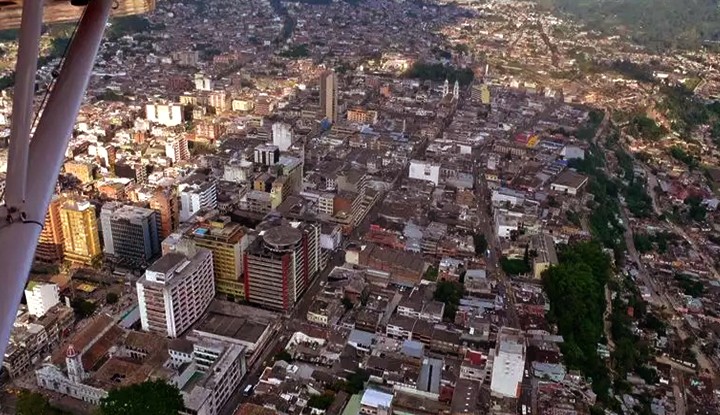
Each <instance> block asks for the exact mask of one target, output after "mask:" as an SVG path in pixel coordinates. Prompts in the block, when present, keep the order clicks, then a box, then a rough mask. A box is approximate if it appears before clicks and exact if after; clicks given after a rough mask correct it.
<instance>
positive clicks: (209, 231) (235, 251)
mask: <svg viewBox="0 0 720 415" xmlns="http://www.w3.org/2000/svg"><path fill="white" fill-rule="evenodd" d="M187 236H188V237H189V238H190V239H192V240H193V241H195V244H196V245H197V246H199V247H201V248H206V249H209V250H210V251H212V254H213V268H214V272H215V290H216V291H217V292H218V293H219V294H225V295H228V296H231V297H233V298H236V299H241V298H244V297H245V283H244V280H243V253H244V252H245V248H246V247H247V240H248V238H247V235H246V234H245V231H244V229H243V227H242V226H241V225H240V224H238V223H234V222H231V221H230V218H228V217H225V216H221V217H218V218H215V219H213V220H210V221H208V222H206V223H202V224H200V225H198V226H197V227H195V228H194V229H193V230H191V231H189V232H188V235H187Z"/></svg>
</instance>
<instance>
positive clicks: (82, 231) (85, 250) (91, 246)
mask: <svg viewBox="0 0 720 415" xmlns="http://www.w3.org/2000/svg"><path fill="white" fill-rule="evenodd" d="M60 222H61V224H62V233H63V238H64V240H63V250H64V253H65V259H66V260H68V261H70V262H74V263H80V264H85V265H91V264H92V262H93V260H95V258H97V257H98V256H99V255H100V254H101V253H102V250H101V248H100V235H99V234H98V224H97V218H96V216H95V207H94V206H93V205H91V204H90V203H89V202H87V201H73V200H70V201H66V202H64V203H63V205H62V206H61V207H60Z"/></svg>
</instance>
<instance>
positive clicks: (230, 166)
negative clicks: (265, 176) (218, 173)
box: [223, 160, 253, 183]
mask: <svg viewBox="0 0 720 415" xmlns="http://www.w3.org/2000/svg"><path fill="white" fill-rule="evenodd" d="M252 173H253V163H252V162H251V161H249V160H230V161H229V162H228V163H227V164H225V166H223V180H226V181H228V182H233V183H244V182H247V181H248V180H250V179H251V178H252Z"/></svg>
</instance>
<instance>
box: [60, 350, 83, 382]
mask: <svg viewBox="0 0 720 415" xmlns="http://www.w3.org/2000/svg"><path fill="white" fill-rule="evenodd" d="M65 365H66V366H67V373H68V378H69V379H70V381H71V382H73V383H82V381H83V380H84V379H85V376H86V375H85V368H83V364H82V357H81V356H80V353H78V352H77V351H76V350H75V347H74V346H73V345H72V344H71V345H69V346H68V348H67V352H66V353H65Z"/></svg>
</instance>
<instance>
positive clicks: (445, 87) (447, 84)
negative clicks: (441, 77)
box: [442, 78, 450, 98]
mask: <svg viewBox="0 0 720 415" xmlns="http://www.w3.org/2000/svg"><path fill="white" fill-rule="evenodd" d="M449 93H450V82H448V80H447V78H445V83H444V84H443V92H442V96H443V98H445V97H446V96H447V94H449Z"/></svg>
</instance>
